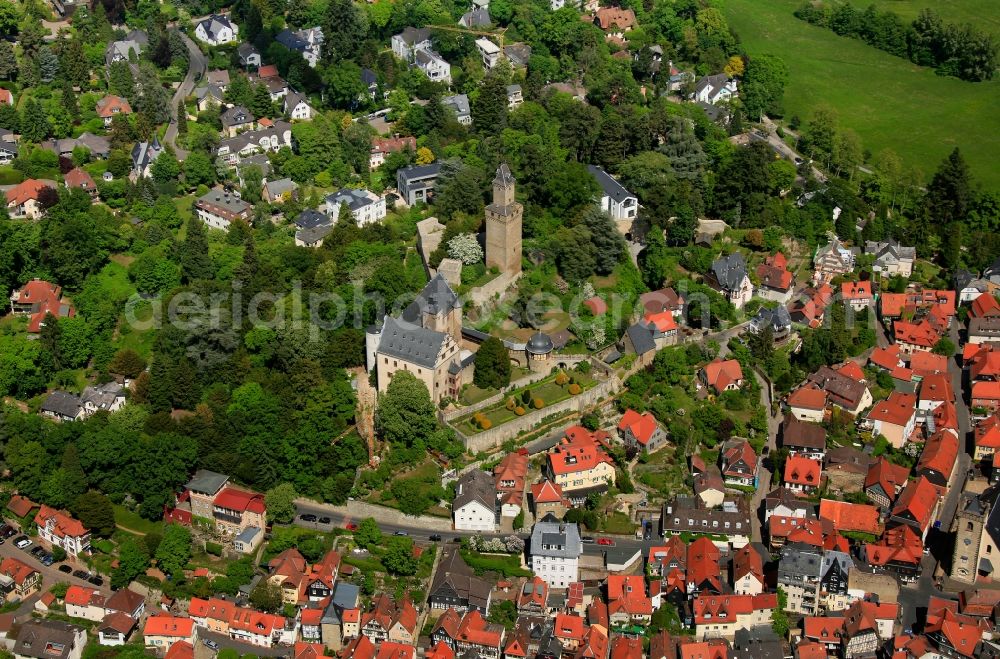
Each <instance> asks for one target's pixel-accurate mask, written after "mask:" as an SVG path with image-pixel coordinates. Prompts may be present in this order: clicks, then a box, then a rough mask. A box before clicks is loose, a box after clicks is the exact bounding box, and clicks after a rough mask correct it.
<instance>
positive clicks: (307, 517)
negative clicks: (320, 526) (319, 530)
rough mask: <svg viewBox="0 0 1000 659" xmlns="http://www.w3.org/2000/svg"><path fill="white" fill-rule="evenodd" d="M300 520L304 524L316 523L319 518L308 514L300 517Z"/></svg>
mask: <svg viewBox="0 0 1000 659" xmlns="http://www.w3.org/2000/svg"><path fill="white" fill-rule="evenodd" d="M299 519H301V520H302V521H303V522H315V521H316V519H317V517H316V515H309V514H306V515H299Z"/></svg>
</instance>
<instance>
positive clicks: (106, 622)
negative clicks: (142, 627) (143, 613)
mask: <svg viewBox="0 0 1000 659" xmlns="http://www.w3.org/2000/svg"><path fill="white" fill-rule="evenodd" d="M135 625H136V620H134V619H133V618H132V616H127V615H125V614H124V613H122V612H121V611H113V612H112V613H109V614H108V615H106V616H104V619H103V620H101V625H100V627H99V628H98V629H100V630H105V629H109V630H111V631H114V632H118V633H119V634H128V633H129V632H130V631H132V628H133V627H135Z"/></svg>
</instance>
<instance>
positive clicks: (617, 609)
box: [607, 574, 659, 631]
mask: <svg viewBox="0 0 1000 659" xmlns="http://www.w3.org/2000/svg"><path fill="white" fill-rule="evenodd" d="M607 598H608V621H609V622H610V624H611V626H612V628H614V629H627V630H629V631H631V629H634V627H635V626H640V627H645V626H646V625H648V624H649V622H650V619H651V618H652V615H653V611H654V610H655V609H656V608H659V597H658V596H657V598H656V602H655V603H654V601H653V598H651V597H650V596H649V593H648V592H647V589H646V579H645V577H643V576H642V575H620V574H612V575H609V576H608V580H607Z"/></svg>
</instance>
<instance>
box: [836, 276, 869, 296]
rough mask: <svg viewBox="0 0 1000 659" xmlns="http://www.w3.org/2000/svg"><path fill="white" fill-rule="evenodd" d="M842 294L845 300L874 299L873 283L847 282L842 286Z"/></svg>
mask: <svg viewBox="0 0 1000 659" xmlns="http://www.w3.org/2000/svg"><path fill="white" fill-rule="evenodd" d="M840 294H841V296H842V297H843V298H844V299H845V300H870V299H872V283H871V282H870V281H845V282H844V283H843V284H841V285H840Z"/></svg>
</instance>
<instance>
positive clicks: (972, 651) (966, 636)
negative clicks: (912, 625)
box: [924, 607, 992, 659]
mask: <svg viewBox="0 0 1000 659" xmlns="http://www.w3.org/2000/svg"><path fill="white" fill-rule="evenodd" d="M991 629H992V626H991V625H990V623H988V622H987V621H985V620H980V619H977V618H974V617H972V616H967V615H962V614H958V613H955V612H954V611H952V610H951V609H950V608H947V607H945V608H943V609H942V610H941V611H940V612H937V611H935V612H934V613H933V614H932V613H931V611H930V608H928V612H927V625H926V626H925V628H924V634H925V635H926V637H927V638H928V639H929V640H930V642H931V644H932V645H933V646H934V647H935V648H936V649H937V652H938V655H939V656H943V657H949V658H954V659H964V658H966V657H968V658H969V659H972V658H973V657H980V656H984V653H983V647H984V641H985V640H986V639H987V636H986V634H987V633H989V632H991Z"/></svg>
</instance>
